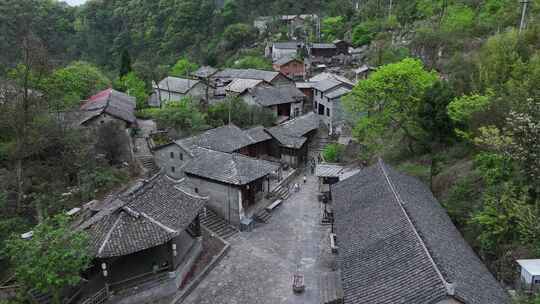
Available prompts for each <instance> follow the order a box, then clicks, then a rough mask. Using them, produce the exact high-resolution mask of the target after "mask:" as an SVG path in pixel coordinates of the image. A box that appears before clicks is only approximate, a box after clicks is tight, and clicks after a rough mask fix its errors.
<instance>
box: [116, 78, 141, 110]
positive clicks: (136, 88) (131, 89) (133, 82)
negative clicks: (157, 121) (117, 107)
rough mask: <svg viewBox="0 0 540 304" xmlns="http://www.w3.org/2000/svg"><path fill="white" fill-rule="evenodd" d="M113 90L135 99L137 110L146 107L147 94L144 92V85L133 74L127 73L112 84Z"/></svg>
mask: <svg viewBox="0 0 540 304" xmlns="http://www.w3.org/2000/svg"><path fill="white" fill-rule="evenodd" d="M114 87H115V89H117V90H119V91H122V92H126V93H127V94H128V95H131V96H134V97H135V98H136V99H137V109H143V108H145V107H146V102H147V100H148V93H147V91H146V83H144V81H143V80H142V79H140V78H139V77H137V75H136V74H135V72H129V73H127V74H126V75H124V76H123V77H122V78H120V79H117V80H116V81H115V82H114Z"/></svg>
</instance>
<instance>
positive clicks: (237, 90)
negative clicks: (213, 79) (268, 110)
mask: <svg viewBox="0 0 540 304" xmlns="http://www.w3.org/2000/svg"><path fill="white" fill-rule="evenodd" d="M259 86H269V84H268V83H266V82H264V80H260V79H242V78H237V79H235V80H233V81H232V82H231V83H229V84H228V85H227V86H226V87H225V95H227V96H238V95H240V94H243V93H245V92H246V91H247V90H250V89H253V88H255V87H259Z"/></svg>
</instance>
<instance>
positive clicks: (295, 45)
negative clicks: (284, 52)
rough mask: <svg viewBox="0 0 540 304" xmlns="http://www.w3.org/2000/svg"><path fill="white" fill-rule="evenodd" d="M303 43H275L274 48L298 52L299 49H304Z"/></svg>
mask: <svg viewBox="0 0 540 304" xmlns="http://www.w3.org/2000/svg"><path fill="white" fill-rule="evenodd" d="M302 45H303V43H302V42H296V41H289V42H274V44H273V47H274V48H277V49H289V50H296V49H298V48H299V47H302Z"/></svg>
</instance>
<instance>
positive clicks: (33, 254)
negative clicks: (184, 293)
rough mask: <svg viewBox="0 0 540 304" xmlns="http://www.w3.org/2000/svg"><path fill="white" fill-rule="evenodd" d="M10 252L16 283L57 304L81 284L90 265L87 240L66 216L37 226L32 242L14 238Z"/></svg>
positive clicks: (9, 247)
mask: <svg viewBox="0 0 540 304" xmlns="http://www.w3.org/2000/svg"><path fill="white" fill-rule="evenodd" d="M7 252H8V255H9V257H10V260H11V263H12V265H13V267H14V270H15V277H16V279H17V281H18V282H20V283H22V284H23V285H24V286H25V287H26V288H28V289H33V288H36V289H38V290H39V291H41V292H43V293H50V294H52V296H53V300H54V303H55V304H60V303H61V292H62V289H63V288H65V287H66V286H75V285H76V284H78V283H79V282H80V281H81V277H80V273H81V271H83V270H85V269H86V268H87V267H88V266H89V264H90V257H89V256H88V237H87V236H86V235H85V234H84V233H82V232H78V231H74V230H73V229H72V227H71V224H70V220H69V218H67V217H66V216H63V215H57V216H55V217H54V218H49V219H48V220H46V221H45V222H43V223H41V224H38V225H37V226H36V227H35V228H34V230H33V235H32V237H31V238H30V239H21V237H20V236H19V235H15V236H13V237H12V238H11V239H10V240H9V241H8V242H7Z"/></svg>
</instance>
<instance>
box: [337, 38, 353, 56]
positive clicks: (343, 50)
mask: <svg viewBox="0 0 540 304" xmlns="http://www.w3.org/2000/svg"><path fill="white" fill-rule="evenodd" d="M333 44H334V45H335V46H336V54H337V55H339V54H343V55H349V47H350V46H351V44H350V43H348V42H347V41H345V40H340V39H338V40H334V42H333Z"/></svg>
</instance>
